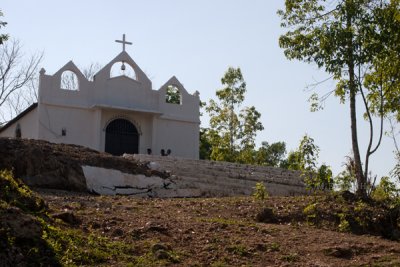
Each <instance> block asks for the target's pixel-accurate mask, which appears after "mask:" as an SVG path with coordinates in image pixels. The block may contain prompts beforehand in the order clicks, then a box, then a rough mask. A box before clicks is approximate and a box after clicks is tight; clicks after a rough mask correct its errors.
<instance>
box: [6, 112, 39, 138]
mask: <svg viewBox="0 0 400 267" xmlns="http://www.w3.org/2000/svg"><path fill="white" fill-rule="evenodd" d="M37 118H38V108H35V109H33V110H31V111H30V112H29V113H28V114H26V115H25V116H23V117H22V118H21V119H20V120H18V121H17V122H15V123H13V124H12V125H10V126H9V127H8V128H7V129H5V130H4V131H2V132H0V137H15V130H16V128H17V124H19V125H20V129H21V138H30V139H37V138H38V119H37Z"/></svg>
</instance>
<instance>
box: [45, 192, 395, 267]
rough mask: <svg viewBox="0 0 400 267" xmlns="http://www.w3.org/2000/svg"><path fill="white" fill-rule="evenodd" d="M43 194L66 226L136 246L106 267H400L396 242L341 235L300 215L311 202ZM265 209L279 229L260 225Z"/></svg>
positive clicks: (304, 199)
mask: <svg viewBox="0 0 400 267" xmlns="http://www.w3.org/2000/svg"><path fill="white" fill-rule="evenodd" d="M39 192H40V195H41V196H42V197H43V198H44V199H45V201H46V202H47V203H48V205H49V208H50V210H51V213H59V212H62V211H70V212H72V213H73V214H74V215H75V216H76V217H77V218H79V222H80V223H79V224H78V225H75V226H68V227H75V228H78V229H80V230H82V231H83V232H84V233H86V234H87V235H90V234H93V235H100V236H105V237H107V238H109V239H110V240H115V241H122V242H123V243H125V244H127V245H128V246H131V247H132V254H133V255H132V256H134V258H135V259H136V260H135V261H132V262H126V261H124V260H122V259H118V258H115V257H114V258H110V259H109V260H108V261H107V262H105V263H104V264H103V265H104V266H126V265H128V264H133V266H165V265H168V266H400V242H398V241H390V240H388V239H384V238H382V237H379V236H371V235H355V234H352V233H346V232H339V231H338V230H337V225H336V223H335V222H334V221H332V222H331V223H321V224H315V223H310V221H308V222H307V217H304V215H302V214H304V212H303V209H304V207H306V205H307V204H309V203H313V202H315V199H313V198H314V197H297V198H296V197H270V198H268V199H267V200H265V201H258V200H255V199H254V198H252V197H235V198H210V199H200V198H199V199H137V198H132V197H126V196H93V195H89V194H84V193H72V192H66V191H55V190H40V191H39ZM320 201H322V200H320ZM330 204H332V203H328V202H326V205H330ZM265 207H271V209H272V211H273V214H274V215H273V216H274V218H273V220H272V221H275V222H273V223H264V222H257V219H256V217H257V214H260V213H262V212H263V211H264V209H265ZM332 217H334V216H332ZM313 219H314V218H313ZM321 221H322V220H321ZM329 221H330V220H329V219H328V220H326V222H329ZM310 224H314V225H310ZM160 251H161V252H166V253H161V252H160Z"/></svg>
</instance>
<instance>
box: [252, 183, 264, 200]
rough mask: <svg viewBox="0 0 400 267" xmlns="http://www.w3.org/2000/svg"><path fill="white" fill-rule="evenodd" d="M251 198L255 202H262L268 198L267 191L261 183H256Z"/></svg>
mask: <svg viewBox="0 0 400 267" xmlns="http://www.w3.org/2000/svg"><path fill="white" fill-rule="evenodd" d="M253 197H254V198H255V199H256V200H264V199H266V198H267V197H268V192H267V189H266V188H265V185H264V184H263V183H262V182H258V183H256V186H255V187H254V193H253Z"/></svg>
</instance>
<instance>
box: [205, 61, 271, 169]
mask: <svg viewBox="0 0 400 267" xmlns="http://www.w3.org/2000/svg"><path fill="white" fill-rule="evenodd" d="M221 83H222V85H223V86H224V88H222V89H220V90H217V92H216V96H217V98H218V101H214V100H210V102H209V104H208V106H207V107H206V111H207V112H208V113H209V116H210V132H212V133H213V134H211V135H209V136H210V137H211V139H210V142H211V144H212V152H211V159H213V160H221V161H230V162H235V161H238V162H242V163H253V161H254V153H253V152H254V147H255V137H256V133H257V131H261V130H263V129H264V127H263V125H262V123H261V122H260V121H259V120H260V117H261V114H260V113H259V112H258V111H257V110H256V109H255V107H245V108H242V109H240V108H241V105H242V103H243V101H244V98H245V93H246V82H245V81H244V79H243V75H242V72H241V70H240V68H236V69H235V68H232V67H230V68H228V70H227V71H226V72H225V75H224V76H223V77H222V79H221ZM216 133H217V134H216Z"/></svg>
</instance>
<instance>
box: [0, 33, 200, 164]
mask: <svg viewBox="0 0 400 267" xmlns="http://www.w3.org/2000/svg"><path fill="white" fill-rule="evenodd" d="M117 42H119V43H122V46H123V51H122V52H121V53H120V54H119V55H118V56H116V57H115V58H114V59H113V60H111V62H110V63H108V64H107V65H106V66H105V67H103V68H102V69H101V70H100V71H99V72H98V73H96V74H95V76H94V77H93V80H88V79H87V78H86V77H85V76H84V75H83V74H82V72H81V71H80V70H79V69H78V68H77V67H76V65H75V64H74V63H73V62H72V61H70V62H68V63H67V64H66V65H65V66H64V67H62V68H61V69H60V70H59V71H57V72H56V73H55V74H54V75H48V74H46V71H45V70H44V69H41V71H40V79H39V94H38V95H39V97H38V102H37V103H35V104H33V105H31V106H30V107H29V108H27V109H26V110H25V111H24V112H22V113H21V114H19V115H18V116H17V117H15V118H14V119H12V120H11V121H10V122H8V123H7V124H6V125H4V126H3V127H2V128H0V137H21V138H31V139H41V140H46V141H49V142H53V143H65V144H76V145H82V146H86V147H89V148H92V149H95V150H98V151H105V152H108V153H111V154H113V155H122V154H123V153H129V154H157V155H160V154H171V155H173V156H177V157H184V158H191V159H198V158H199V128H200V112H199V105H200V99H199V93H198V92H197V91H196V92H194V94H193V95H192V94H189V93H188V92H187V91H186V89H185V88H184V86H183V85H182V84H181V83H180V82H179V81H178V79H177V78H176V77H172V78H171V79H169V80H168V81H167V82H166V83H165V84H164V85H163V86H161V88H160V89H158V90H154V89H153V88H152V83H151V81H150V79H149V78H148V77H147V76H146V74H145V73H144V72H143V71H142V70H141V69H140V68H139V66H138V65H137V64H136V63H135V61H134V60H133V59H132V58H131V57H130V56H129V55H128V53H127V52H126V51H125V45H126V44H131V43H130V42H127V41H126V40H125V35H123V39H122V40H117Z"/></svg>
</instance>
